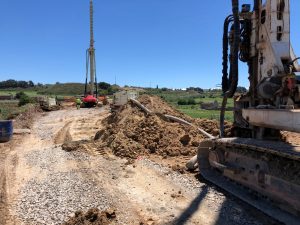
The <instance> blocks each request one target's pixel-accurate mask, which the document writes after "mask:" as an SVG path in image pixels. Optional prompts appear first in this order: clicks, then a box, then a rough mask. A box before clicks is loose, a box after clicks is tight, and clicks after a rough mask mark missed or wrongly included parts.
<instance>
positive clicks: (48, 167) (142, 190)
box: [0, 98, 277, 225]
mask: <svg viewBox="0 0 300 225" xmlns="http://www.w3.org/2000/svg"><path fill="white" fill-rule="evenodd" d="M151 99H152V98H150V103H149V104H151ZM152 100H153V99H152ZM144 103H146V102H145V101H144ZM146 105H147V104H146ZM153 105H154V104H153ZM163 109H165V110H166V112H163V113H174V112H171V111H168V107H167V106H166V107H163ZM127 110H133V111H134V112H135V109H133V108H131V109H127ZM136 110H137V111H136V114H134V116H136V117H142V116H143V115H142V112H138V109H136ZM160 110H161V109H160ZM133 111H130V112H133ZM124 112H126V111H124ZM109 115H110V113H109V109H108V108H93V109H80V110H76V109H75V108H68V109H64V110H59V111H53V112H47V113H35V114H34V115H33V118H34V121H33V122H32V126H31V133H30V134H23V135H18V136H14V138H13V140H12V141H11V142H10V143H6V144H0V153H1V154H0V224H1V225H2V224H3V225H11V224H63V223H65V224H203V225H206V224H207V225H208V224H210V225H212V224H218V225H220V224H224V225H225V224H243V225H244V224H249V225H250V224H257V225H259V224H277V222H276V221H274V220H273V219H272V218H270V217H268V216H266V215H264V214H263V213H261V212H260V211H258V210H256V209H254V208H253V207H251V206H249V205H247V204H245V203H243V202H241V201H239V200H238V199H236V198H235V197H233V196H231V195H229V194H227V193H226V192H224V191H222V190H221V189H219V188H216V187H215V186H214V185H212V184H210V183H207V182H206V181H205V180H203V179H202V178H201V177H200V176H199V175H198V173H197V172H195V173H190V172H187V171H186V170H185V169H183V168H184V164H185V162H186V160H187V159H189V158H190V155H192V154H194V152H193V151H194V149H193V151H192V153H191V154H189V153H186V149H185V150H184V151H183V152H180V151H179V153H180V154H174V155H172V154H170V153H172V150H170V149H169V148H168V149H169V150H168V154H163V153H162V152H160V151H159V149H158V148H160V146H162V147H161V148H164V145H163V143H160V142H157V145H156V146H155V148H156V150H155V151H156V153H155V152H153V154H146V153H145V152H144V151H145V150H147V148H146V147H145V146H147V145H151V146H152V142H151V143H150V142H147V143H145V144H144V145H143V146H144V147H143V146H141V148H140V149H142V150H141V151H140V152H138V151H135V154H134V155H129V156H128V155H127V154H125V155H124V156H122V155H119V154H116V153H118V151H117V150H118V149H119V148H118V146H116V143H117V142H116V143H112V142H110V145H105V144H106V143H107V141H106V140H105V139H104V140H101V137H100V139H99V140H98V141H93V138H94V136H95V134H96V133H97V132H98V131H101V130H103V129H104V131H103V133H105V132H107V130H109V129H111V130H114V127H113V126H114V125H112V124H111V123H109V122H107V120H108V119H107V118H108V116H109ZM177 116H180V115H177ZM109 118H111V116H110V117H109ZM121 120H122V119H121ZM146 120H147V119H146ZM150 120H151V121H150V122H153V123H163V122H162V121H158V120H157V118H156V117H155V118H150ZM103 121H104V122H103ZM123 121H124V119H123ZM119 122H120V123H119V127H118V126H117V127H118V129H120V130H122V127H121V125H122V121H119ZM166 123H167V122H166ZM120 124H121V125H120ZM133 124H135V123H133ZM107 126H109V127H107ZM128 126H130V124H128ZM176 126H177V125H176ZM115 128H116V127H115ZM128 129H129V130H131V131H132V132H133V133H134V131H133V130H132V129H133V128H130V127H128ZM145 129H146V128H145ZM174 129H175V128H174ZM176 129H179V128H178V127H176ZM176 129H175V130H176ZM182 129H183V128H182ZM184 129H187V128H184ZM135 130H137V131H138V132H141V134H142V133H143V131H140V130H139V129H135ZM144 131H145V132H146V130H144ZM166 131H167V130H166ZM181 131H182V130H178V132H181ZM186 131H188V130H186ZM149 132H150V131H149ZM169 132H171V131H169ZM112 133H114V134H111V135H116V136H115V138H120V137H119V136H118V133H117V132H115V131H114V132H112ZM170 135H172V133H170ZM128 136H129V137H131V136H130V135H128ZM183 136H184V135H183ZM132 137H134V135H133V134H132ZM149 138H151V137H149ZM161 138H163V137H161ZM191 138H192V139H195V140H197V137H196V136H192V137H191ZM180 140H181V141H182V140H183V139H180ZM138 141H139V143H142V141H141V140H137V142H138ZM175 141H176V140H175V139H174V142H175ZM127 142H128V143H131V141H130V140H128V141H127ZM127 142H126V143H127ZM183 142H184V140H183ZM131 144H132V143H131ZM120 145H122V143H121V144H120ZM136 145H137V144H136ZM183 145H184V146H189V145H188V144H185V143H183ZM193 145H195V143H194V144H191V148H192V147H195V148H196V146H193ZM151 146H150V147H149V148H150V149H152V147H151ZM63 148H64V149H63ZM153 148H154V147H153ZM165 148H166V149H167V146H165ZM173 149H176V152H177V153H178V145H174V148H173ZM181 153H183V154H181ZM88 210H92V211H89V213H87V214H89V217H88V216H84V214H83V213H86V212H87V211H88ZM95 210H96V211H97V210H99V213H98V212H96V213H95ZM79 211H80V212H79ZM100 212H102V213H100ZM97 213H98V214H97ZM100 214H101V215H102V216H103V215H104V217H105V215H106V216H107V218H104V219H101V220H99V221H98V220H96V219H95V215H96V217H97V215H100ZM91 215H92V216H91ZM92 217H93V218H92ZM74 218H75V219H74ZM76 218H80V219H77V220H76ZM91 218H92V219H91ZM84 220H89V221H88V222H86V221H84ZM92 221H95V222H94V223H93V222H92ZM97 221H98V222H97Z"/></svg>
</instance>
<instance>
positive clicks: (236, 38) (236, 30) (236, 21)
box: [220, 0, 240, 137]
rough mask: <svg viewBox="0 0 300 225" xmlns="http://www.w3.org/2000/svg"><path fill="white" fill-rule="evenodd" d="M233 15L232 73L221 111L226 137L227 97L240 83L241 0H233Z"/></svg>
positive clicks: (230, 95) (221, 125)
mask: <svg viewBox="0 0 300 225" xmlns="http://www.w3.org/2000/svg"><path fill="white" fill-rule="evenodd" d="M232 15H233V45H232V52H231V58H230V75H229V86H228V90H227V91H226V92H225V93H224V97H223V102H222V107H221V112H220V136H221V137H224V120H225V110H226V105H227V98H232V97H233V95H234V93H235V91H236V88H237V85H238V72H239V71H238V70H239V66H238V60H239V44H240V18H239V0H232Z"/></svg>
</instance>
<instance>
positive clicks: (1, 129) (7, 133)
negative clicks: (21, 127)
mask: <svg viewBox="0 0 300 225" xmlns="http://www.w3.org/2000/svg"><path fill="white" fill-rule="evenodd" d="M12 136H13V122H12V120H0V142H7V141H9V140H10V139H11V138H12Z"/></svg>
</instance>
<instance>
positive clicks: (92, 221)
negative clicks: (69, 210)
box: [63, 208, 116, 225]
mask: <svg viewBox="0 0 300 225" xmlns="http://www.w3.org/2000/svg"><path fill="white" fill-rule="evenodd" d="M115 218H116V213H115V211H114V210H106V211H102V212H101V211H100V210H99V209H97V208H93V209H89V210H88V211H87V212H86V213H84V212H82V211H77V212H75V215H74V217H72V218H70V219H69V220H68V221H67V222H65V223H63V225H83V224H84V225H109V224H112V222H113V220H114V219H115Z"/></svg>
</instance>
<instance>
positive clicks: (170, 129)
mask: <svg viewBox="0 0 300 225" xmlns="http://www.w3.org/2000/svg"><path fill="white" fill-rule="evenodd" d="M139 101H140V102H141V103H142V104H143V105H145V106H146V107H147V108H148V109H150V110H151V111H153V112H155V113H153V114H151V115H147V114H145V113H144V112H142V111H141V110H140V109H138V108H137V107H136V106H135V105H132V104H128V105H127V106H126V107H124V108H123V109H122V110H120V111H119V112H116V113H113V114H112V115H110V116H109V117H108V118H107V119H106V120H105V121H104V129H103V130H101V131H99V132H98V133H97V135H96V136H97V138H99V140H100V141H99V143H102V144H103V143H104V145H105V146H108V147H110V148H111V149H112V151H113V153H114V154H115V155H117V156H120V157H127V158H131V159H136V158H137V157H138V156H140V155H145V154H151V153H152V154H158V155H161V156H163V157H172V156H179V155H183V156H193V155H195V154H196V152H197V148H198V145H199V143H200V141H201V140H203V138H204V137H203V136H202V135H201V134H200V133H199V131H198V130H197V128H196V127H191V126H188V125H183V124H179V123H176V122H171V121H169V120H167V119H166V118H165V117H164V116H162V115H163V114H169V115H173V116H177V117H180V118H183V119H186V120H187V121H189V122H192V123H195V122H196V121H195V120H194V119H192V118H190V117H188V116H185V115H183V114H182V113H180V112H178V111H177V110H175V109H173V108H172V107H171V106H169V105H168V104H167V103H165V102H164V101H163V100H162V99H161V98H159V97H156V96H148V95H143V96H141V97H140V99H139ZM204 121H205V123H208V122H209V121H208V120H207V121H206V120H203V121H202V122H201V121H200V120H199V121H198V122H197V123H198V124H201V125H203V124H202V123H204ZM195 124H196V123H195ZM212 124H213V125H212ZM212 127H213V128H216V127H217V125H216V123H215V122H210V123H208V124H207V125H206V126H205V128H208V129H207V130H209V131H210V130H211V128H212ZM97 138H96V139H97ZM102 146H103V145H102Z"/></svg>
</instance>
